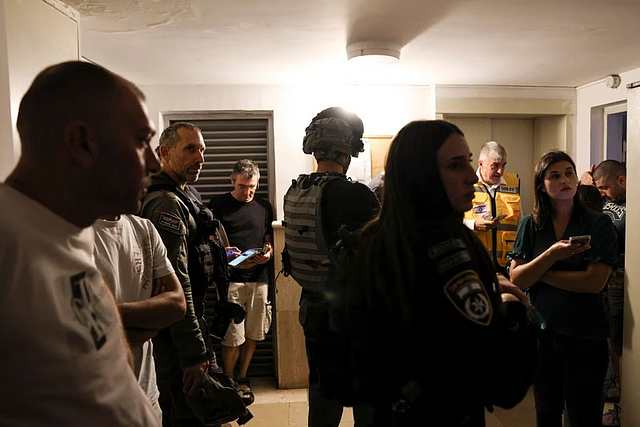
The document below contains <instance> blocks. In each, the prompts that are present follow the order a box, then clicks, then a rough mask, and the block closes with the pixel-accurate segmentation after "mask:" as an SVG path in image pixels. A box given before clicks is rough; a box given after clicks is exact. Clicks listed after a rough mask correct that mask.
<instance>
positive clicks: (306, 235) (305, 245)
mask: <svg viewBox="0 0 640 427" xmlns="http://www.w3.org/2000/svg"><path fill="white" fill-rule="evenodd" d="M362 133H363V124H362V120H360V118H359V117H358V116H357V115H355V114H353V113H351V112H348V111H346V110H344V109H343V108H340V107H332V108H327V109H326V110H323V111H322V112H320V113H319V114H318V115H317V116H316V117H314V119H313V120H312V121H311V124H310V125H309V126H308V127H307V129H306V133H305V137H304V140H303V146H302V150H303V151H304V153H305V154H313V156H314V157H315V159H316V161H317V164H318V168H317V171H316V172H315V173H312V174H311V175H300V176H299V177H298V179H297V180H294V181H293V184H292V185H291V187H290V188H289V190H288V191H287V194H286V195H285V200H284V226H285V242H286V248H287V252H288V255H289V258H290V270H291V275H292V276H293V278H294V279H296V281H297V282H298V283H299V284H300V285H301V286H302V296H301V299H300V323H301V324H302V327H303V330H304V334H305V345H306V350H307V361H308V363H309V371H310V372H309V418H308V425H309V427H318V426H336V427H337V426H338V425H339V424H340V419H341V418H342V410H343V407H342V405H340V404H339V403H338V402H337V401H336V400H334V399H331V398H330V397H328V394H327V393H326V390H325V388H324V387H323V386H322V378H321V376H320V375H319V372H318V362H319V361H320V359H322V362H323V363H326V360H327V358H335V359H340V358H341V357H346V356H347V355H342V354H326V353H325V352H323V345H322V338H323V337H326V333H327V331H328V329H329V324H328V313H327V291H328V290H329V288H330V283H329V280H330V277H331V274H332V270H331V268H332V266H331V263H330V260H329V250H330V248H331V247H332V246H333V245H335V244H336V242H337V241H338V240H339V239H340V236H339V233H338V230H339V229H340V228H341V226H343V225H344V226H346V227H347V228H348V229H350V230H353V231H355V230H359V229H361V228H362V227H363V226H364V225H365V224H366V223H367V222H369V221H370V220H372V219H373V218H374V217H375V215H376V213H377V211H378V209H379V202H378V199H377V197H376V196H375V194H374V193H373V192H372V191H371V190H370V189H369V188H368V187H367V186H366V185H364V184H360V183H357V182H352V181H350V180H349V179H348V178H347V177H346V175H345V174H346V172H347V169H348V168H349V164H350V163H351V157H357V156H358V154H359V153H360V152H362V151H363V143H362V140H361V138H362ZM329 394H330V393H329ZM368 416H370V414H368V413H367V410H366V409H365V408H359V407H355V408H354V418H355V421H356V426H360V425H365V424H366V423H367V420H366V418H367V417H368ZM363 422H364V423H365V424H360V423H363Z"/></svg>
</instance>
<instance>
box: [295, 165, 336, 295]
mask: <svg viewBox="0 0 640 427" xmlns="http://www.w3.org/2000/svg"><path fill="white" fill-rule="evenodd" d="M333 179H344V175H341V174H323V175H318V176H315V177H312V176H310V175H300V176H299V177H298V179H296V180H293V182H292V184H291V187H289V190H287V193H286V194H285V196H284V224H283V225H284V233H285V234H284V238H285V247H286V250H287V252H288V253H289V262H290V269H291V276H293V278H294V279H295V280H296V281H297V282H298V283H299V284H300V286H302V287H303V288H305V289H307V290H309V291H314V292H320V291H323V290H324V289H325V287H326V281H327V278H328V277H329V274H330V272H331V270H330V269H331V262H330V260H329V248H328V247H327V242H326V241H325V237H324V230H323V229H322V204H321V201H322V191H323V188H324V186H325V185H326V184H327V182H329V181H331V180H333Z"/></svg>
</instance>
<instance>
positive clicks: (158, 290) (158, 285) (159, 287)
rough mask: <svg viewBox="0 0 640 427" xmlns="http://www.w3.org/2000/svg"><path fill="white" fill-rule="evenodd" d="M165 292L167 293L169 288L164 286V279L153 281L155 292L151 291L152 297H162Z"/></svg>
mask: <svg viewBox="0 0 640 427" xmlns="http://www.w3.org/2000/svg"><path fill="white" fill-rule="evenodd" d="M164 292H167V288H166V287H165V286H164V284H163V281H162V278H158V279H153V290H152V291H151V296H152V297H155V296H156V295H160V294H162V293H164Z"/></svg>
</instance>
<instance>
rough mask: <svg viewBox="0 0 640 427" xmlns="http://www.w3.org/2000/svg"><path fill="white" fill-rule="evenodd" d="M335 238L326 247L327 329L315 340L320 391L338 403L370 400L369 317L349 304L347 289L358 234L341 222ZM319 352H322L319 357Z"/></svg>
mask: <svg viewBox="0 0 640 427" xmlns="http://www.w3.org/2000/svg"><path fill="white" fill-rule="evenodd" d="M338 234H339V236H340V240H338V241H337V242H336V243H335V244H334V245H333V246H332V247H331V248H330V249H329V258H330V260H331V265H332V269H331V274H330V279H329V280H328V281H327V286H326V288H325V291H324V294H325V299H326V310H327V319H328V329H329V332H328V333H327V334H325V335H323V336H321V337H319V339H321V340H322V342H320V343H319V344H320V347H321V348H323V349H324V351H323V354H320V355H318V356H317V357H316V362H317V368H318V375H319V378H320V385H321V387H322V389H321V392H322V394H323V395H324V396H326V397H327V398H330V399H335V400H336V401H337V402H338V403H340V404H341V405H342V406H348V407H353V406H356V405H359V404H362V403H365V402H371V401H372V397H371V395H370V394H371V391H372V387H373V386H374V383H373V382H372V381H371V379H372V378H371V376H370V375H369V373H370V372H371V368H370V367H369V366H367V365H366V361H369V360H371V351H372V349H373V348H374V347H373V346H372V345H371V341H370V339H369V338H370V337H371V334H370V327H371V323H370V319H368V318H367V317H366V316H365V313H362V312H361V311H360V310H358V309H357V307H353V306H351V305H350V303H349V298H348V297H347V292H348V289H349V286H350V285H351V283H352V280H354V277H355V276H354V274H353V267H354V262H355V256H356V251H357V248H358V246H359V244H360V239H359V238H360V235H359V233H357V232H352V231H351V230H349V229H348V228H347V227H346V226H345V225H343V226H342V227H341V228H340V229H339V231H338ZM323 355H326V356H325V357H323Z"/></svg>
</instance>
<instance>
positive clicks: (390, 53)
mask: <svg viewBox="0 0 640 427" xmlns="http://www.w3.org/2000/svg"><path fill="white" fill-rule="evenodd" d="M401 48H402V46H400V45H399V44H397V43H391V42H380V41H366V42H358V43H352V44H350V45H349V46H347V59H349V61H350V62H354V61H357V62H361V61H362V62H365V61H367V62H370V63H372V64H374V63H375V64H395V63H396V62H398V61H399V60H400V49H401Z"/></svg>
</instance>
